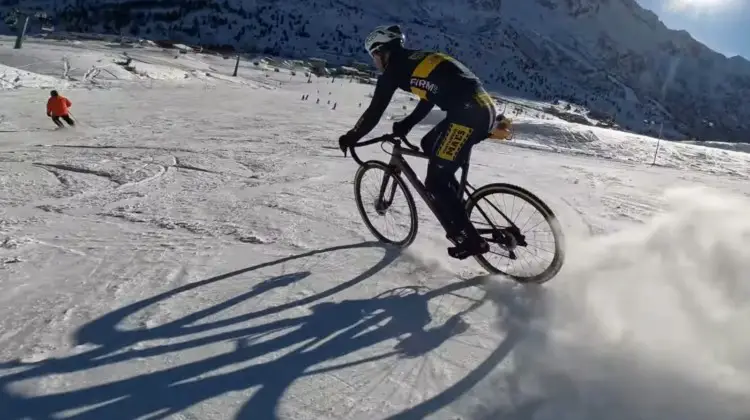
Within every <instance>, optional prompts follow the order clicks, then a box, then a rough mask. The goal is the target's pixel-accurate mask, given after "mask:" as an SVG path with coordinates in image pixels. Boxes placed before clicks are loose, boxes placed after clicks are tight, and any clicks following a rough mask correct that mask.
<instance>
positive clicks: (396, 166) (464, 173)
mask: <svg viewBox="0 0 750 420" xmlns="http://www.w3.org/2000/svg"><path fill="white" fill-rule="evenodd" d="M382 141H387V142H389V143H391V144H393V152H392V153H391V159H390V161H389V163H388V166H389V167H391V168H393V171H394V174H396V175H399V174H401V173H403V174H404V175H405V176H406V179H407V180H408V181H409V183H411V185H412V187H414V189H415V190H417V193H418V194H419V196H420V197H422V200H424V202H425V203H426V204H427V207H428V208H429V209H430V211H432V214H433V215H434V216H435V218H437V219H438V221H439V222H440V224H442V225H443V226H448V225H449V224H450V223H446V221H444V220H443V219H442V217H441V216H440V212H439V211H438V210H437V208H436V207H435V203H434V201H433V199H432V196H431V195H430V194H429V193H428V192H427V188H426V187H425V185H424V183H422V181H421V180H420V179H419V177H418V176H417V174H416V173H415V172H414V170H413V169H412V167H411V165H409V163H408V162H407V161H406V159H404V156H412V157H416V158H420V159H429V158H430V157H429V156H428V155H427V154H425V153H423V152H421V151H419V148H418V147H416V146H414V145H413V144H411V143H409V141H408V140H407V139H406V138H401V139H398V138H395V137H394V136H392V135H384V136H380V137H377V138H374V139H370V140H367V141H365V142H362V143H359V144H357V145H356V147H360V146H366V145H369V144H374V143H377V142H382ZM401 141H403V142H404V143H406V145H407V146H408V147H409V148H408V149H407V148H405V147H402V146H401ZM351 151H352V157H353V158H354V160H355V161H356V162H357V163H358V164H359V165H360V166H361V165H363V164H364V162H362V160H360V159H359V157H358V156H357V154H356V153H355V152H354V148H351ZM470 162H471V151H469V155H468V156H467V158H466V161H465V162H464V163H463V164H462V165H461V180H460V181H459V185H458V191H457V192H458V194H459V197H461V200H462V201H463V200H464V195H466V194H468V191H467V188H468V189H471V191H472V192H474V191H476V188H475V187H474V186H473V185H471V184H470V183H469V181H468V176H469V165H470ZM387 185H388V177H385V178H384V179H383V183H382V185H381V186H380V195H379V200H380V203H382V204H384V205H386V206H385V207H386V208H387V207H388V206H390V204H391V203H393V197H394V196H395V195H396V184H395V183H394V184H393V186H392V188H391V191H390V194H388V200H387V201H386V199H385V197H386V187H387ZM489 205H490V206H491V207H493V208H494V209H495V210H497V211H498V212H499V213H500V215H501V216H502V217H503V218H504V219H505V220H506V221H507V222H508V223H509V224H510V225H511V226H513V227H515V223H513V221H511V220H510V219H509V218H508V217H507V216H506V215H505V213H503V212H502V211H500V209H498V208H497V207H496V206H495V205H494V204H492V203H489ZM476 209H477V210H478V211H479V212H480V213H481V214H482V216H483V217H484V218H485V219H486V220H487V221H488V222H490V218H489V216H488V215H487V214H486V213H485V211H484V209H482V208H481V207H480V206H478V205H477V206H476ZM378 210H384V209H378ZM490 224H491V223H490ZM477 232H479V233H480V234H484V233H491V234H493V235H494V234H495V233H496V230H495V229H480V228H477Z"/></svg>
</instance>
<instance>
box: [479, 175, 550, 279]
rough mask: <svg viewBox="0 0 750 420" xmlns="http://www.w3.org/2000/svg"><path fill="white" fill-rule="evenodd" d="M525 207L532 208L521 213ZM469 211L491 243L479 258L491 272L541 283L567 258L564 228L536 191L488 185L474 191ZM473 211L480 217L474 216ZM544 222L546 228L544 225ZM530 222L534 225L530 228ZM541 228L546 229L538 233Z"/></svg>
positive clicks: (481, 233)
mask: <svg viewBox="0 0 750 420" xmlns="http://www.w3.org/2000/svg"><path fill="white" fill-rule="evenodd" d="M497 196H502V197H497ZM526 210H533V212H532V214H531V215H529V216H522V213H523V212H524V211H526ZM467 212H468V214H469V218H470V220H471V221H472V223H473V224H474V225H475V226H476V227H477V231H478V232H479V233H480V235H482V236H483V237H484V238H485V239H487V241H488V242H489V243H490V252H488V253H486V254H484V255H481V256H478V257H476V259H477V261H478V262H479V263H480V264H481V265H482V266H483V267H484V268H485V269H487V270H488V271H490V272H491V273H502V274H505V275H508V276H510V277H512V278H513V279H515V280H516V281H519V282H533V283H542V282H545V281H547V280H549V279H550V278H552V277H553V276H554V275H555V274H557V272H558V271H559V270H560V268H561V266H562V263H563V259H564V252H563V244H562V240H563V235H562V232H561V231H560V227H559V225H558V224H557V223H556V218H555V215H554V214H553V213H552V211H550V210H549V208H548V207H547V206H546V205H544V203H542V202H541V200H540V199H539V198H537V197H535V196H534V195H533V194H531V193H529V192H528V191H525V190H523V189H521V188H518V187H515V186H512V185H508V184H492V185H488V186H485V187H482V188H479V189H478V190H476V191H475V192H474V193H472V195H471V197H470V198H469V200H468V205H467ZM491 213H498V214H497V216H496V215H494V214H491ZM474 214H476V216H477V217H475V218H472V216H474ZM536 214H539V215H540V216H541V217H538V216H536ZM477 218H479V219H480V220H476V219H477ZM535 218H538V219H541V220H540V221H539V222H537V220H535ZM517 219H518V220H517ZM497 220H503V221H508V222H509V223H507V224H506V223H497ZM545 223H546V224H547V229H542V228H541V227H542V225H543V224H545ZM528 225H532V226H530V229H531V230H528V229H527V226H528ZM542 230H543V231H545V232H547V233H546V234H542V235H537V232H539V231H542ZM550 233H551V238H550V237H549V236H550V235H549V234H550ZM538 236H541V237H538ZM550 248H551V249H550ZM512 256H513V257H512Z"/></svg>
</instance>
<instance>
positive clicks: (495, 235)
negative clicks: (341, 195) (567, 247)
mask: <svg viewBox="0 0 750 420" xmlns="http://www.w3.org/2000/svg"><path fill="white" fill-rule="evenodd" d="M378 142H380V143H381V148H383V145H384V144H385V143H390V144H391V145H392V146H393V150H392V152H391V153H390V155H391V159H390V162H389V163H385V162H382V161H379V160H369V161H367V162H363V161H362V160H361V159H360V158H359V156H358V155H357V153H356V151H355V149H356V148H359V147H363V146H367V145H371V144H375V143H378ZM402 143H403V144H405V145H406V146H407V147H403V146H402ZM349 150H350V152H351V155H352V158H353V159H354V160H355V161H356V162H357V163H358V164H359V169H358V170H357V173H356V174H355V176H354V198H355V201H356V203H357V209H358V211H359V214H360V216H361V217H362V220H363V221H364V223H365V225H366V226H367V228H368V229H369V230H370V232H371V233H372V234H373V235H374V236H375V237H376V238H377V239H378V240H379V241H381V242H384V243H386V244H390V245H395V246H397V247H399V248H406V247H408V246H409V245H411V243H412V242H414V240H415V239H416V236H417V230H418V226H419V220H418V217H417V208H416V204H415V202H414V197H413V196H412V194H411V192H410V190H409V188H407V186H406V183H405V182H404V180H403V178H402V176H401V174H403V175H404V176H405V177H406V179H407V180H408V181H409V182H410V183H411V185H412V186H413V187H414V189H415V190H416V191H417V193H419V195H420V196H421V197H422V199H423V200H424V201H425V203H426V204H427V206H428V207H429V209H430V210H431V211H432V213H433V215H434V216H435V217H436V218H437V219H438V221H441V220H440V216H439V214H440V213H439V212H437V211H436V209H435V203H433V201H432V198H431V196H430V194H429V193H428V192H427V190H426V189H425V186H424V184H423V183H422V181H420V180H419V178H418V177H417V175H416V173H415V172H414V170H413V169H412V167H411V166H410V165H409V163H408V162H407V161H406V159H405V158H404V157H405V156H411V157H417V158H421V159H429V156H428V155H427V154H425V153H423V152H421V151H420V149H419V148H418V147H417V146H414V145H413V144H411V143H409V141H408V140H407V139H406V138H405V137H399V136H394V135H392V134H386V135H383V136H380V137H376V138H373V139H370V140H366V141H363V142H360V143H357V144H356V145H354V146H352V147H350V148H349ZM383 151H385V152H386V153H388V152H387V151H386V150H385V148H383ZM470 157H471V156H469V157H468V158H467V159H466V163H464V164H463V165H462V166H461V180H460V182H459V190H458V191H457V193H458V194H460V196H461V198H462V201H463V202H464V203H465V208H466V212H467V214H468V215H469V220H471V216H472V212H473V211H474V210H475V209H476V210H477V211H478V213H480V214H481V216H483V217H484V219H485V221H486V224H487V225H489V226H490V227H489V228H484V227H482V228H478V229H477V231H478V232H479V234H480V235H482V237H484V239H485V240H487V242H489V243H490V246H491V247H492V245H493V244H496V245H498V246H499V247H500V248H501V249H502V250H503V251H504V252H505V253H506V254H507V255H504V254H499V253H496V252H493V251H492V249H491V250H490V251H489V252H488V253H487V254H482V255H476V256H474V259H475V260H476V261H477V262H478V263H479V265H481V266H482V267H483V268H484V269H485V270H487V271H488V272H489V273H490V274H503V275H505V276H508V277H510V278H512V279H513V280H515V281H516V282H519V283H536V284H541V283H544V282H546V281H548V280H550V279H551V278H553V277H554V276H555V275H556V274H557V273H558V272H559V271H560V269H561V268H562V265H563V261H564V259H565V251H564V246H563V243H562V242H563V240H564V236H563V232H562V228H561V226H560V223H559V222H558V220H557V217H556V216H555V214H554V213H553V212H552V210H551V209H550V208H549V206H547V205H546V204H545V203H544V202H543V201H542V200H541V199H540V198H538V197H537V196H536V195H534V194H532V193H531V192H529V191H527V190H526V189H524V188H521V187H519V186H516V185H512V184H506V183H492V184H487V185H484V186H482V187H479V188H475V187H474V186H473V185H471V184H470V183H469V182H468V179H467V178H468V170H469V165H470ZM368 171H382V172H383V175H384V176H383V181H382V183H381V185H380V191H379V193H378V197H377V198H376V200H375V202H374V203H372V204H373V205H374V208H375V211H376V212H377V214H378V215H380V216H385V215H386V213H387V212H388V210H389V208H390V207H391V206H392V205H393V199H394V197H395V194H396V190H397V188H396V187H398V188H399V189H400V190H401V191H402V192H403V195H404V197H405V198H406V202H407V207H408V212H409V231H408V234H407V235H406V237H405V238H404V239H402V240H393V239H390V238H387V237H386V236H384V235H383V234H382V233H381V232H380V231H379V230H378V229H376V228H375V226H373V224H372V221H371V220H370V218H369V216H368V215H367V213H366V211H365V204H364V202H363V201H362V179H363V177H364V175H365V174H366V173H367V172H368ZM390 179H393V180H394V182H393V183H392V185H391V190H390V193H389V195H388V196H387V197H388V199H386V192H387V189H388V183H389V180H390ZM469 190H470V191H469ZM498 193H499V194H510V195H512V196H514V197H518V198H520V199H522V200H523V201H525V202H526V203H528V204H530V205H531V206H532V207H533V208H534V209H535V210H537V211H539V212H540V213H541V214H542V215H543V217H544V221H545V222H547V223H548V224H549V226H550V228H551V230H552V235H553V237H554V240H555V251H554V256H553V259H552V262H551V263H550V265H549V266H548V267H547V268H546V269H544V270H543V271H542V272H541V273H539V274H536V275H532V276H528V277H524V276H519V275H513V274H509V273H507V272H506V271H504V270H502V269H500V268H498V267H496V266H495V265H493V264H492V263H490V262H489V260H488V259H487V255H488V254H497V255H501V256H505V257H506V258H508V259H510V260H516V259H517V258H518V256H517V254H516V250H517V249H518V248H519V247H528V246H529V244H528V243H527V241H526V239H527V238H526V236H525V235H523V234H522V233H521V229H519V228H518V226H517V225H516V224H515V223H513V221H511V220H510V218H508V216H506V215H505V213H503V212H502V211H500V210H499V209H497V207H496V206H495V205H494V204H493V203H491V202H489V200H488V199H487V197H489V196H490V195H493V194H498ZM483 199H486V201H487V202H488V203H489V205H490V206H492V208H494V209H495V210H497V212H498V213H500V215H501V216H502V218H503V219H505V221H506V222H507V223H508V226H503V227H497V226H495V224H494V223H492V220H490V218H489V216H488V215H487V212H486V211H485V210H484V209H483V208H482V207H480V205H479V203H480V201H481V200H483ZM471 223H472V224H474V225H475V226H477V225H478V223H475V222H473V221H472V222H471ZM540 223H541V222H540Z"/></svg>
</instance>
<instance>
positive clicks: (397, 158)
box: [380, 143, 474, 220]
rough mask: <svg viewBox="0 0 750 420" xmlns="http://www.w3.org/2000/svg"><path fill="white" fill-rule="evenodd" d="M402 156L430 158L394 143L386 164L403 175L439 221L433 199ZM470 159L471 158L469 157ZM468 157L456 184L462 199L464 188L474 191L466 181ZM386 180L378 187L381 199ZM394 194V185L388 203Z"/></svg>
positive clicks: (383, 194) (464, 192)
mask: <svg viewBox="0 0 750 420" xmlns="http://www.w3.org/2000/svg"><path fill="white" fill-rule="evenodd" d="M404 156H411V157H416V158H420V159H429V158H430V157H429V156H427V154H425V153H423V152H419V151H416V150H411V149H407V148H404V147H402V146H401V145H400V144H398V143H395V144H394V145H393V152H392V154H391V159H390V161H389V162H388V165H389V166H391V167H392V168H394V172H395V173H396V174H399V173H403V174H404V176H405V177H406V179H407V180H408V181H409V183H411V185H412V186H413V187H414V189H415V190H416V191H417V193H418V194H419V196H420V197H422V200H424V202H425V203H427V206H428V207H429V208H430V210H432V212H433V213H434V215H435V217H437V218H438V220H439V219H440V213H439V212H438V211H437V209H436V208H435V203H434V202H433V198H432V196H431V195H430V193H428V192H427V188H426V187H425V185H424V183H423V182H422V181H421V180H420V179H419V177H418V176H417V174H416V173H415V172H414V169H412V167H411V165H409V162H407V161H406V159H404ZM469 157H471V156H469ZM469 157H467V159H466V162H464V164H463V165H461V180H460V181H459V184H458V194H459V197H461V198H462V199H463V197H464V194H466V188H467V187H469V188H472V190H473V189H474V188H473V187H472V186H471V185H470V184H469V183H468V181H467V177H468V170H469V159H468V158H469ZM387 181H388V179H387V178H386V179H384V180H383V185H382V186H381V187H380V194H381V197H383V198H384V197H385V188H386V185H387V184H388V182H387ZM395 193H396V184H393V188H392V191H391V193H390V196H389V200H388V202H389V203H390V202H392V201H393V196H394V195H395Z"/></svg>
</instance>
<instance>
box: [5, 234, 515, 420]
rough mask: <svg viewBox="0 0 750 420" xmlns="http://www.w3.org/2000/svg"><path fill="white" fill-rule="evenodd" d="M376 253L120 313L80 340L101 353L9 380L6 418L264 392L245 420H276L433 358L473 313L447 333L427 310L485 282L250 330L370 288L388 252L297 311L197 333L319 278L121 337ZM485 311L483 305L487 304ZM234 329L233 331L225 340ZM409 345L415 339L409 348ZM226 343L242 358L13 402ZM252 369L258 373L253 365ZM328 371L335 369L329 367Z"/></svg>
mask: <svg viewBox="0 0 750 420" xmlns="http://www.w3.org/2000/svg"><path fill="white" fill-rule="evenodd" d="M367 246H370V247H371V246H375V245H373V244H358V245H354V246H351V245H350V246H345V247H336V248H331V249H326V250H320V251H313V252H311V253H306V254H302V255H298V256H292V257H287V258H284V259H281V260H277V261H273V262H269V263H264V264H260V265H258V266H255V267H250V268H248V269H243V270H238V271H235V272H232V273H228V274H225V275H222V276H217V277H214V278H211V279H207V280H204V281H200V282H196V283H191V284H189V285H186V286H183V287H180V288H177V289H175V290H172V291H169V292H166V293H162V294H160V295H157V296H154V297H152V298H149V299H145V300H144V301H141V302H137V303H134V304H132V305H129V306H126V307H124V308H121V309H118V310H115V311H113V312H112V313H110V314H108V315H105V316H104V317H102V318H99V319H97V320H95V321H93V322H91V323H90V324H88V325H86V326H84V327H82V328H81V329H80V330H79V331H78V333H77V335H76V337H77V339H78V342H79V343H95V344H98V345H99V347H97V348H94V349H92V350H89V351H85V352H83V353H80V354H77V355H72V356H69V357H66V358H61V359H52V360H47V361H42V362H39V363H36V364H34V365H33V366H32V367H31V368H29V369H27V370H23V371H20V372H17V373H14V374H11V375H6V376H5V377H4V378H0V381H2V384H3V388H2V392H0V406H2V407H4V408H3V410H2V411H3V413H4V415H3V418H5V419H8V420H15V419H21V418H35V419H37V418H53V417H55V416H59V415H61V414H62V413H66V414H68V416H69V418H76V419H104V418H106V419H134V418H143V417H144V416H148V418H151V419H155V418H165V417H167V416H170V415H173V414H175V413H178V412H180V411H182V410H185V409H187V408H189V407H191V406H193V405H196V404H198V403H201V402H204V401H207V400H209V399H212V398H215V397H219V396H221V395H223V394H225V393H227V392H231V391H245V392H247V391H248V390H250V389H251V388H258V390H257V391H256V392H254V393H253V394H251V396H250V399H249V400H248V401H247V402H246V403H245V404H244V406H243V407H242V409H241V410H240V411H239V412H238V414H237V418H248V419H275V418H277V417H278V414H277V412H278V410H279V403H280V401H281V400H282V398H283V396H284V393H285V392H286V390H287V389H288V388H289V387H290V386H291V385H292V384H293V383H294V382H295V381H297V380H299V379H301V378H304V377H309V376H313V375H325V374H328V373H331V372H334V371H337V370H341V369H344V368H347V367H352V366H356V365H360V364H363V363H372V362H375V361H380V360H384V359H387V358H393V357H396V358H398V357H415V356H419V355H423V354H425V353H427V352H429V351H430V350H432V349H434V348H435V347H437V346H439V345H440V344H441V343H443V342H444V341H446V340H448V339H450V338H451V337H452V336H454V335H455V334H456V333H458V332H460V331H462V329H465V328H466V325H465V324H463V323H462V322H461V320H460V319H459V318H460V317H461V316H462V314H464V313H466V311H464V312H462V313H459V314H455V315H454V316H452V317H451V318H449V320H448V321H446V322H444V323H443V325H440V326H438V327H433V328H431V329H427V328H426V327H427V325H428V324H430V322H431V316H430V312H429V310H428V307H427V303H428V301H429V300H430V299H432V298H434V297H436V296H440V295H443V294H447V293H452V292H454V291H456V290H459V289H463V288H466V287H470V286H476V285H478V284H479V282H478V281H476V280H475V281H468V282H467V281H461V282H457V283H453V284H450V285H448V286H445V287H442V288H440V289H436V290H431V291H429V292H427V293H423V294H420V293H410V294H407V295H402V294H399V295H395V294H384V295H379V296H375V297H373V298H369V299H352V300H344V301H340V302H320V303H317V304H314V305H311V306H309V307H308V308H307V309H308V310H309V311H308V312H304V315H299V316H289V317H286V318H282V317H279V316H274V317H273V320H269V321H267V322H265V323H261V324H255V325H251V326H247V325H245V326H243V323H245V322H247V321H250V320H253V319H255V320H259V319H261V318H262V317H266V316H268V315H272V314H274V315H276V314H279V313H281V312H283V311H286V310H287V309H291V308H295V307H298V306H301V305H308V304H312V303H314V302H315V301H319V300H321V299H324V298H326V297H330V296H332V295H334V294H335V293H338V292H340V291H341V290H344V289H346V288H348V287H351V286H353V285H355V284H357V283H359V282H361V281H363V280H365V279H366V278H368V277H370V276H372V275H373V274H375V273H376V272H378V271H380V270H381V269H383V268H384V267H385V266H387V265H388V264H390V263H391V262H392V261H393V260H394V259H395V258H396V257H397V255H398V251H397V250H393V249H386V251H385V253H384V256H383V258H382V259H381V261H379V262H378V263H377V264H375V265H374V266H373V267H371V268H370V269H368V270H367V271H365V272H364V273H362V274H360V275H359V276H357V277H355V278H353V279H351V280H349V281H347V282H344V283H341V284H339V285H337V286H335V287H333V288H331V289H329V290H326V291H323V292H321V293H318V294H316V295H313V296H308V297H305V298H302V299H299V300H297V301H292V302H288V303H285V304H282V305H278V306H275V307H269V308H266V309H262V310H258V311H255V312H253V313H249V314H243V315H240V316H236V317H233V318H230V319H224V320H220V321H214V322H211V323H206V324H198V325H195V324H194V323H195V322H196V321H198V320H200V319H204V318H206V317H207V316H210V315H213V314H216V313H218V312H220V311H223V310H226V309H227V308H229V307H231V306H234V305H237V304H239V303H241V302H243V301H246V300H247V299H249V298H251V297H255V296H259V295H261V294H262V293H266V292H268V291H269V290H273V289H276V288H281V287H287V286H289V285H292V284H295V283H297V282H300V281H303V280H304V279H305V278H306V277H307V276H309V275H310V272H307V271H301V272H297V273H293V274H287V275H284V276H280V277H275V278H272V279H269V280H267V281H265V282H263V283H260V284H258V285H257V286H255V287H254V288H253V289H252V290H250V291H248V292H247V293H244V294H242V295H240V296H237V297H234V298H232V299H229V300H227V301H225V302H222V303H220V304H217V305H215V306H212V307H209V308H207V309H203V310H201V311H198V312H195V313H192V314H190V315H187V316H185V317H183V318H181V319H178V320H175V321H172V322H170V323H167V324H164V325H162V326H159V327H155V328H151V329H147V330H129V331H121V330H117V325H118V324H119V323H120V322H121V321H122V320H123V319H124V318H125V317H127V316H130V315H132V314H134V313H136V312H137V311H139V310H142V309H144V308H146V307H148V306H150V305H154V304H157V303H159V302H160V301H162V300H164V299H167V298H169V297H172V296H174V295H176V294H179V293H182V292H185V291H188V290H194V289H196V288H199V287H201V286H205V285H208V284H211V283H215V282H217V281H220V280H223V279H226V278H229V277H232V276H236V275H238V274H241V273H244V272H248V271H251V270H256V269H259V268H262V267H267V266H269V265H274V264H279V263H282V262H286V261H290V260H292V259H297V258H301V257H303V256H310V255H313V254H316V253H323V252H330V251H334V250H337V249H343V248H357V247H367ZM479 303H481V302H478V303H477V304H479ZM474 306H475V305H472V308H473V307H474ZM472 308H470V310H471V309H472ZM467 311H469V310H467ZM295 313H296V312H295ZM224 327H233V329H231V330H226V329H222V330H221V331H217V330H218V329H219V328H224ZM196 333H201V334H202V335H201V336H200V337H197V338H191V339H187V336H189V335H193V334H196ZM404 336H406V337H407V339H403V338H404ZM169 338H172V339H180V341H179V342H177V343H168V344H163V345H155V346H152V347H147V348H138V346H134V345H136V344H139V343H142V342H144V341H148V340H164V339H169ZM394 339H396V340H400V342H399V344H398V345H397V346H395V348H390V349H388V350H383V351H381V352H379V353H375V354H369V353H373V351H374V350H373V348H376V347H377V348H380V347H383V343H385V342H387V341H391V340H394ZM506 341H507V340H506ZM226 342H231V343H234V348H233V349H232V350H230V351H225V352H221V353H217V352H216V351H215V349H208V350H207V351H206V353H205V354H206V355H207V357H205V358H203V359H200V360H195V361H191V362H187V363H183V364H180V365H177V366H171V365H170V366H167V367H165V368H164V369H162V370H158V371H153V372H148V373H143V374H140V375H137V376H132V377H129V378H125V379H116V380H111V381H109V382H107V383H103V384H98V385H90V386H84V387H82V388H77V389H75V390H70V391H63V392H60V393H57V394H50V395H42V396H22V395H18V394H13V393H11V392H9V389H8V385H9V384H12V383H15V382H20V381H25V380H34V379H41V378H43V377H46V376H49V375H56V374H57V375H59V374H66V373H67V374H75V373H79V374H80V373H82V372H84V371H88V370H91V369H94V368H104V367H106V366H108V365H112V364H114V363H122V362H131V363H132V362H135V363H140V362H138V361H139V360H141V359H142V358H145V357H153V356H163V357H167V358H168V357H169V356H167V355H168V354H169V353H172V352H176V351H184V350H191V352H192V353H193V354H194V353H195V352H196V351H197V350H196V349H197V348H198V347H200V346H204V345H209V344H218V343H226ZM386 347H387V346H386ZM219 348H221V347H219ZM363 350H369V351H367V352H366V353H368V354H369V355H368V356H367V357H363V358H358V359H355V360H354V361H349V362H339V363H338V364H335V363H336V362H335V361H336V360H338V359H347V360H350V359H352V356H353V355H354V354H355V353H357V352H360V351H363ZM280 354H283V355H280ZM251 361H252V362H254V363H252V364H250V365H248V363H249V362H251ZM497 362H499V360H498V361H497ZM485 363H486V362H485ZM321 365H325V367H319V366H321ZM488 367H489V366H488ZM483 370H484V371H485V372H484V373H482V375H484V374H486V373H487V369H486V368H485V369H483ZM217 372H222V373H217ZM470 376H471V374H470ZM452 389H453V391H452V392H453V395H452V396H451V395H449V394H445V393H443V394H442V397H441V398H440V399H439V400H438V401H437V402H436V401H432V402H431V401H428V402H427V403H428V407H424V408H423V410H427V411H434V408H435V404H436V403H437V404H438V405H439V406H442V405H444V404H447V402H448V400H449V399H450V398H455V397H456V396H458V395H459V394H460V393H461V392H462V391H461V388H460V387H458V388H457V387H456V386H454V387H452ZM446 397H450V398H446ZM418 407H419V406H418ZM313 410H314V409H313ZM412 410H414V409H412ZM404 414H406V413H404ZM412 414H415V413H412ZM409 418H413V416H410V417H409Z"/></svg>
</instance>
